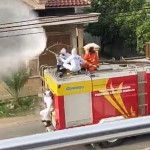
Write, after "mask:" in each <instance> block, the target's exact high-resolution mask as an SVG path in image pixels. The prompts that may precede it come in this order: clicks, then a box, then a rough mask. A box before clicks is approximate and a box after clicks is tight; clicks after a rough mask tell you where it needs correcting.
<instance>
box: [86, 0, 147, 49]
mask: <svg viewBox="0 0 150 150" xmlns="http://www.w3.org/2000/svg"><path fill="white" fill-rule="evenodd" d="M85 11H86V12H97V13H100V17H99V21H98V23H90V24H89V25H87V26H85V31H86V32H88V33H90V34H92V35H94V36H101V37H102V39H106V38H107V37H121V38H123V39H124V41H125V46H126V47H132V46H137V50H138V51H139V52H142V51H143V49H144V45H145V44H144V43H145V42H146V41H149V40H150V36H149V35H150V30H149V28H150V27H149V22H150V18H149V14H150V13H149V12H150V3H146V2H145V0H107V1H106V0H92V3H91V8H87V9H85Z"/></svg>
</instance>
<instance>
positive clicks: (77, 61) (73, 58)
mask: <svg viewBox="0 0 150 150" xmlns="http://www.w3.org/2000/svg"><path fill="white" fill-rule="evenodd" d="M60 59H61V61H62V62H63V63H64V64H63V67H64V68H65V69H67V70H69V71H71V72H78V71H80V70H81V64H83V63H84V60H83V59H82V57H81V56H79V55H78V54H77V50H76V48H73V49H72V51H71V55H70V56H69V57H68V59H66V60H65V59H63V58H60Z"/></svg>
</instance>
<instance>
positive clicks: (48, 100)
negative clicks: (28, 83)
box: [40, 90, 53, 127]
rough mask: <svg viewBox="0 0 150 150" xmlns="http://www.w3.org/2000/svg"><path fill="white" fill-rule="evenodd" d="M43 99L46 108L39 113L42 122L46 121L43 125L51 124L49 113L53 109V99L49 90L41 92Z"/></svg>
mask: <svg viewBox="0 0 150 150" xmlns="http://www.w3.org/2000/svg"><path fill="white" fill-rule="evenodd" d="M43 100H44V103H45V106H46V108H45V109H43V110H42V111H40V115H41V118H42V122H46V125H45V126H46V127H48V126H50V125H51V119H50V114H51V111H52V110H53V99H52V96H51V92H50V91H49V90H47V91H46V92H45V93H44V94H43Z"/></svg>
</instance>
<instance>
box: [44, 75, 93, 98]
mask: <svg viewBox="0 0 150 150" xmlns="http://www.w3.org/2000/svg"><path fill="white" fill-rule="evenodd" d="M45 80H46V84H47V85H48V87H49V88H50V89H51V90H52V91H53V92H54V93H55V94H56V95H57V96H64V95H71V94H79V93H86V92H92V83H91V80H89V81H80V82H72V83H63V84H61V85H57V84H56V82H55V81H54V80H53V79H52V78H51V77H50V76H48V75H45Z"/></svg>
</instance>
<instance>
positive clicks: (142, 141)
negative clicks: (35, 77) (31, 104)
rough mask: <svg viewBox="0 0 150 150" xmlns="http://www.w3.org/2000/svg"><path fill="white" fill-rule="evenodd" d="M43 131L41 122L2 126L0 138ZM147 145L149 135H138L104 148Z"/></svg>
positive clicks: (137, 149)
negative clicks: (122, 142)
mask: <svg viewBox="0 0 150 150" xmlns="http://www.w3.org/2000/svg"><path fill="white" fill-rule="evenodd" d="M43 132H45V128H44V126H43V124H42V123H41V122H31V123H25V124H20V125H14V126H11V127H3V128H0V140H2V139H8V138H13V137H21V136H25V135H32V134H37V133H43ZM147 147H150V135H144V136H139V137H136V138H128V139H126V140H125V141H124V144H123V145H122V146H119V147H115V148H108V149H106V150H143V149H145V148H147ZM57 150H92V149H87V148H86V147H85V146H74V147H67V148H60V149H57ZM93 150H94V149H93ZM146 150H150V149H146Z"/></svg>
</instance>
